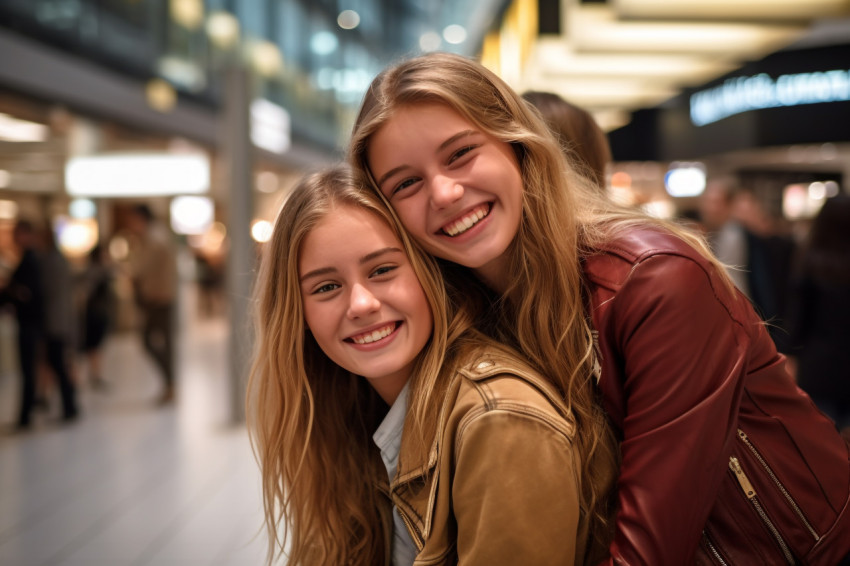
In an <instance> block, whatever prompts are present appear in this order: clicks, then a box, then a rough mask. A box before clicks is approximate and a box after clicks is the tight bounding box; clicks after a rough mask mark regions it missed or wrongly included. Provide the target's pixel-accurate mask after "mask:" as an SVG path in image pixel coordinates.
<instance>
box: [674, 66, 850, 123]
mask: <svg viewBox="0 0 850 566" xmlns="http://www.w3.org/2000/svg"><path fill="white" fill-rule="evenodd" d="M845 100H850V70H847V71H840V70H837V71H823V72H816V73H799V74H795V75H781V76H779V77H778V78H776V79H774V78H772V77H771V76H770V75H768V74H766V73H761V74H758V75H755V76H752V77H735V78H731V79H727V80H726V81H725V82H724V83H723V84H722V85H720V86H717V87H714V88H711V89H708V90H702V91H700V92H697V93H695V94H693V95H691V99H690V102H691V122H693V124H694V125H695V126H704V125H706V124H710V123H712V122H716V121H717V120H721V119H723V118H726V117H728V116H732V115H734V114H740V113H742V112H747V111H750V110H761V109H763V108H777V107H780V106H798V105H801V104H818V103H821V102H841V101H845Z"/></svg>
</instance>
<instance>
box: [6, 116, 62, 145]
mask: <svg viewBox="0 0 850 566" xmlns="http://www.w3.org/2000/svg"><path fill="white" fill-rule="evenodd" d="M49 133H50V129H49V128H48V127H47V126H45V125H44V124H37V123H35V122H30V121H29V120H20V119H18V118H14V117H12V116H9V115H8V114H0V140H2V141H11V142H43V141H45V140H46V139H47V138H48V135H49Z"/></svg>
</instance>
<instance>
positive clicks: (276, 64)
mask: <svg viewBox="0 0 850 566" xmlns="http://www.w3.org/2000/svg"><path fill="white" fill-rule="evenodd" d="M251 62H252V63H253V65H254V69H256V70H257V72H258V73H260V74H261V75H263V76H264V77H273V76H274V75H276V74H277V73H279V72H280V70H281V69H282V68H283V57H281V55H280V49H278V47H277V45H275V44H274V43H272V42H271V41H257V42H255V43H254V44H253V46H252V48H251Z"/></svg>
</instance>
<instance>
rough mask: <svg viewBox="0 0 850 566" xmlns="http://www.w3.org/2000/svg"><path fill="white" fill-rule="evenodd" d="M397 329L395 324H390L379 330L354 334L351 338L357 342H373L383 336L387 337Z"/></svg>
mask: <svg viewBox="0 0 850 566" xmlns="http://www.w3.org/2000/svg"><path fill="white" fill-rule="evenodd" d="M393 330H395V324H390V325H389V326H385V327H384V328H379V329H378V330H373V331H372V332H371V333H369V334H360V335H358V336H352V337H351V340H352V341H353V342H354V343H355V344H371V343H372V342H377V341H378V340H380V339H381V338H386V337H387V336H389V335H390V334H392V333H393Z"/></svg>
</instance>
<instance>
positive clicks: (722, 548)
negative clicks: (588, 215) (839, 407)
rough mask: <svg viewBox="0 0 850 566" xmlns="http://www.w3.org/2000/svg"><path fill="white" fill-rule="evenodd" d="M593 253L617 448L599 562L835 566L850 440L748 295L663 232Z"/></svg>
mask: <svg viewBox="0 0 850 566" xmlns="http://www.w3.org/2000/svg"><path fill="white" fill-rule="evenodd" d="M600 252H601V253H599V254H598V255H594V256H592V257H590V258H588V259H587V260H586V261H585V276H586V280H587V282H588V286H589V289H590V302H591V306H592V317H593V324H594V326H595V328H596V329H597V330H598V332H599V345H600V354H601V357H602V377H601V381H600V387H601V390H602V395H603V399H604V404H605V407H606V409H607V411H608V413H609V415H610V416H611V418H612V420H613V422H614V423H615V425H616V426H618V427H619V428H620V430H621V431H622V457H623V459H622V470H621V473H620V479H619V483H618V489H619V496H618V497H619V510H618V515H617V522H616V527H617V532H616V535H615V538H614V542H613V543H612V545H611V558H610V560H609V561H608V562H607V564H628V565H638V564H641V565H649V566H665V565H675V566H679V565H682V564H693V563H697V564H742V565H748V566H749V565H751V564H786V563H796V564H818V565H821V564H823V565H830V566H834V565H835V564H836V563H838V562H839V560H840V559H841V558H843V557H844V556H846V555H847V554H848V553H850V509H848V500H849V498H850V456H849V455H848V454H849V453H850V451H849V450H848V445H847V443H846V442H845V441H844V440H843V439H842V438H841V437H840V436H839V434H838V433H837V431H836V429H835V426H834V425H833V424H832V422H831V421H829V420H828V419H827V418H826V417H825V416H824V415H823V414H822V413H820V411H818V410H817V409H816V408H815V406H814V405H813V403H812V402H811V400H810V399H809V398H808V396H807V395H806V394H805V393H803V392H802V391H801V390H800V389H799V388H798V387H797V386H796V385H795V384H794V382H793V381H792V379H791V377H790V376H789V375H788V373H787V372H786V370H785V359H784V358H783V357H782V356H781V355H780V354H778V353H777V351H776V348H775V347H774V345H773V342H772V341H771V339H770V337H769V336H768V333H767V331H766V329H765V327H764V324H763V323H762V322H761V321H760V319H759V318H758V316H757V315H756V314H755V312H754V311H753V309H752V307H751V306H750V304H749V302H748V301H747V299H746V298H744V296H743V295H741V294H740V293H736V292H733V291H731V290H730V289H729V288H728V287H727V286H726V284H725V282H724V281H723V280H722V279H721V277H719V276H718V273H717V270H716V269H715V267H714V266H713V265H712V264H711V263H710V262H708V261H706V260H705V259H704V258H703V257H702V256H700V255H699V254H698V253H697V252H696V251H695V250H693V249H692V248H691V247H690V246H688V245H687V244H685V243H684V242H682V241H681V240H679V239H678V238H676V237H674V236H672V235H669V234H665V233H661V232H658V231H654V230H650V229H634V230H631V231H630V232H629V233H627V234H626V235H625V236H624V237H622V238H619V239H617V240H616V241H614V242H611V243H610V244H609V245H608V246H606V247H605V249H603V250H600ZM838 377H839V376H836V378H838Z"/></svg>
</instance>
